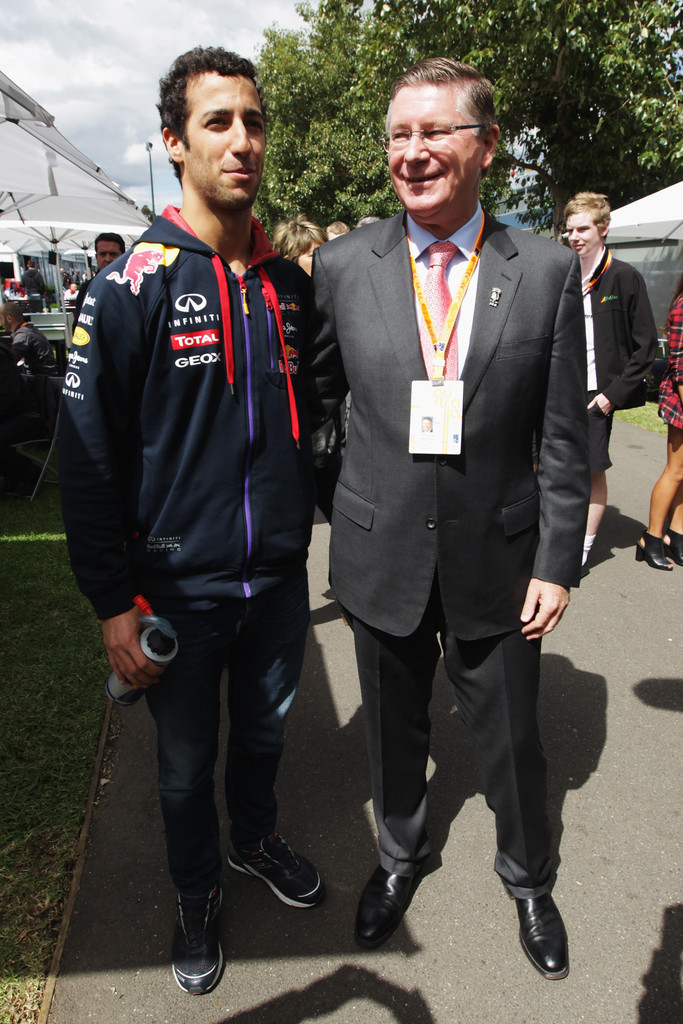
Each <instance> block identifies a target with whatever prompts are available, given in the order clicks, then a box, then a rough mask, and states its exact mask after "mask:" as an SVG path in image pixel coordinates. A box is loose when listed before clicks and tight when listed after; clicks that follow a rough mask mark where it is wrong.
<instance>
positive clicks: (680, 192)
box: [609, 181, 683, 241]
mask: <svg viewBox="0 0 683 1024" xmlns="http://www.w3.org/2000/svg"><path fill="white" fill-rule="evenodd" d="M609 236H610V238H653V239H657V240H659V241H666V240H667V239H678V240H683V181H679V182H678V183H677V184H676V185H670V186H669V188H663V189H661V191H659V192H654V193H653V194H652V195H650V196H645V198H644V199H637V200H636V201H635V203H629V204H628V206H622V207H621V208H620V209H618V210H613V211H612V216H611V219H610V226H609Z"/></svg>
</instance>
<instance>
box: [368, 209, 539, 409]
mask: <svg viewBox="0 0 683 1024" xmlns="http://www.w3.org/2000/svg"><path fill="white" fill-rule="evenodd" d="M386 229H387V230H386V231H385V233H384V235H383V236H381V237H380V238H379V239H377V241H376V242H375V243H374V245H373V248H372V252H373V254H374V256H376V257H377V258H376V259H375V260H374V263H373V264H371V266H370V270H369V275H368V276H369V280H370V284H371V287H372V289H373V293H374V296H375V301H376V303H377V310H378V312H379V314H380V316H381V318H382V323H383V325H384V335H385V337H386V338H387V339H388V343H389V346H390V348H391V351H392V352H393V353H394V355H395V356H396V358H397V360H398V362H399V364H400V365H401V368H402V370H403V373H404V374H405V376H406V378H407V379H408V380H424V379H426V373H425V368H424V361H423V359H422V351H421V349H420V332H419V327H418V324H417V317H416V314H415V301H414V293H413V283H412V275H411V270H410V256H409V252H408V244H407V239H406V232H405V227H404V222H403V215H402V214H398V215H397V216H396V217H392V218H391V219H390V220H389V221H387V222H386ZM516 255H517V247H516V246H515V244H514V242H512V241H511V239H510V235H509V234H508V232H507V231H506V230H505V229H504V227H503V226H502V225H500V224H498V223H497V222H496V221H495V220H493V219H492V218H490V217H488V216H487V218H486V228H485V232H484V244H483V246H482V253H481V258H480V262H479V274H478V283H477V298H476V306H475V314H474V322H473V324H472V336H471V339H470V347H469V351H468V354H467V359H466V361H465V366H464V368H463V382H464V406H465V408H467V406H468V405H469V403H470V402H471V400H472V397H473V395H474V394H475V392H476V390H477V388H478V387H479V384H480V383H481V379H482V377H483V375H484V373H485V371H486V368H487V366H488V365H489V363H490V361H491V359H492V358H493V355H494V353H495V351H496V347H497V345H498V342H499V340H500V336H501V333H502V331H503V327H504V326H505V323H506V321H507V318H508V316H509V313H510V309H511V307H512V303H513V300H514V296H515V293H516V291H517V288H518V287H519V282H520V280H521V270H519V269H518V268H517V266H516V265H515V259H514V257H515V256H516ZM494 289H495V290H496V291H495V292H494Z"/></svg>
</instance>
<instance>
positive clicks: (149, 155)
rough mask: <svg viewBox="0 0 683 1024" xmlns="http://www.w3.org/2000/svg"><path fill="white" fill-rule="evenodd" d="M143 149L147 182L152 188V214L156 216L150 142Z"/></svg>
mask: <svg viewBox="0 0 683 1024" xmlns="http://www.w3.org/2000/svg"><path fill="white" fill-rule="evenodd" d="M145 149H146V150H147V156H148V157H149V183H150V186H151V189H152V214H153V215H154V216H155V217H156V215H157V212H156V210H155V209H154V175H153V174H152V143H151V142H146V143H145Z"/></svg>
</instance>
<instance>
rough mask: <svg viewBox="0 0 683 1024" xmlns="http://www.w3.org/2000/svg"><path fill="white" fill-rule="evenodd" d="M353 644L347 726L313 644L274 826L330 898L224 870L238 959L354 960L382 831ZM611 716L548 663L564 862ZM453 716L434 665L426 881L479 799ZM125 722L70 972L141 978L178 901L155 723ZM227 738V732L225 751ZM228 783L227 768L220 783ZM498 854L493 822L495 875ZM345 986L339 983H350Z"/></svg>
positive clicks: (561, 663)
mask: <svg viewBox="0 0 683 1024" xmlns="http://www.w3.org/2000/svg"><path fill="white" fill-rule="evenodd" d="M336 615H338V612H337V610H336V606H332V605H328V606H324V607H323V608H321V609H317V610H316V612H315V613H314V620H315V621H316V622H317V623H318V624H320V622H321V621H331V619H332V618H334V617H335V616H336ZM348 642H349V647H350V651H349V661H348V665H349V671H350V672H352V671H353V673H354V675H353V678H349V679H348V680H345V681H344V683H343V686H344V687H346V688H351V689H347V691H346V695H345V699H346V701H347V708H350V709H351V712H350V715H351V717H350V718H348V721H346V722H345V723H344V724H343V725H341V726H340V723H339V717H338V713H337V710H336V707H335V702H334V698H333V694H332V692H331V689H330V684H329V680H328V675H327V669H326V667H325V662H324V659H323V655H322V650H321V648H320V646H319V644H318V642H317V641H316V640H315V635H314V634H313V633H311V637H310V640H309V645H308V650H307V654H306V660H305V664H304V670H303V674H302V682H301V687H300V691H299V694H298V696H297V699H296V701H295V702H294V706H293V708H292V713H291V715H290V719H289V722H288V733H287V743H286V748H285V754H284V756H283V759H282V764H281V769H280V774H279V778H278V796H279V803H280V808H279V825H278V827H279V829H280V830H281V831H282V833H283V835H284V836H285V837H286V838H287V840H288V841H289V842H290V843H291V844H292V846H293V847H294V849H298V850H300V851H301V852H302V853H304V854H306V855H308V856H310V857H311V859H312V860H313V861H314V862H315V864H316V866H317V867H318V869H319V870H320V873H321V874H322V876H323V877H324V878H325V880H326V883H327V897H326V900H325V902H324V903H323V904H322V906H321V907H319V908H316V909H314V910H308V911H306V910H304V911H301V910H294V911H293V910H292V909H291V908H289V907H286V906H284V905H283V904H281V903H279V902H278V901H277V900H275V899H274V898H273V895H272V893H271V892H270V890H269V889H268V888H267V887H266V886H265V885H264V884H263V883H262V882H260V881H259V880H257V879H254V878H251V877H249V876H246V875H242V874H238V873H236V872H234V871H232V870H231V869H230V868H229V867H228V866H227V862H226V864H225V867H224V870H223V880H222V886H223V895H224V912H223V915H222V927H221V938H222V942H223V944H224V950H225V953H226V956H227V957H228V958H229V959H230V960H231V961H232V962H239V961H249V960H255V959H264V958H266V959H275V960H277V959H286V958H288V957H291V956H292V955H293V954H294V955H296V956H297V958H304V957H307V956H310V957H318V958H319V957H320V956H325V955H329V956H332V955H348V954H356V953H357V948H356V946H355V943H354V940H353V922H354V916H355V912H356V906H357V900H358V896H359V894H360V891H361V889H362V887H363V885H364V884H365V882H366V880H367V878H368V877H369V875H370V874H371V872H372V871H373V870H374V868H375V866H376V864H377V848H376V837H375V828H374V822H372V821H371V817H370V815H369V813H368V811H367V809H366V805H367V804H368V801H369V799H370V786H369V779H368V770H367V763H366V752H365V737H364V731H363V722H362V712H361V710H360V707H357V708H356V710H355V712H354V711H353V708H354V706H356V705H355V703H354V702H355V701H356V699H357V700H358V703H359V702H360V698H359V696H358V698H356V691H357V687H358V683H357V680H356V678H355V668H353V666H354V662H353V655H352V653H351V646H352V641H351V636H350V634H349V641H348ZM338 685H339V683H338V681H335V686H338ZM605 710H606V689H605V682H604V680H603V679H602V678H601V677H599V676H596V675H593V674H590V673H586V672H580V671H578V670H576V669H575V668H574V667H573V665H572V664H571V662H570V661H569V660H568V659H567V658H564V657H561V656H558V655H555V654H550V655H544V656H543V659H542V687H541V701H540V723H541V733H542V736H543V742H544V745H545V746H546V748H547V750H548V754H549V763H550V772H549V790H550V793H549V815H550V818H551V825H552V828H553V837H554V838H553V843H554V850H553V853H554V855H555V856H556V857H558V851H559V845H560V840H561V834H562V806H563V803H564V798H565V795H566V793H567V791H568V790H569V789H577V788H579V787H580V786H582V785H583V784H584V783H585V782H586V780H587V779H588V778H589V777H590V775H591V773H592V772H593V771H594V770H595V768H596V766H597V763H598V761H599V758H600V753H601V751H602V747H603V744H604V741H605ZM452 712H453V707H452V699H451V691H450V687H449V685H448V683H447V680H446V677H445V673H444V672H443V666H442V665H440V667H439V670H438V673H437V680H436V681H435V687H434V700H433V703H432V719H433V733H432V757H433V760H434V762H435V765H436V770H435V772H434V775H433V777H432V779H431V781H430V819H429V830H430V836H431V840H432V848H433V855H432V858H431V859H430V861H429V862H428V866H427V871H428V872H430V871H434V870H436V869H437V868H438V867H439V865H440V852H441V850H442V849H443V847H444V844H445V843H446V841H447V839H448V833H449V830H450V827H451V824H452V822H453V821H454V819H455V818H456V817H457V815H458V812H459V811H460V810H461V808H462V806H463V804H464V802H465V801H466V800H467V799H468V798H469V797H471V796H474V795H475V794H477V793H479V792H480V791H481V790H480V784H479V777H478V772H477V768H476V764H475V761H474V756H473V753H472V747H471V744H470V740H469V736H468V734H467V732H466V730H465V728H464V726H463V725H462V723H461V722H460V719H459V717H458V715H457V714H453V713H452ZM117 713H118V712H117ZM120 714H121V716H122V717H123V716H125V719H124V722H123V727H122V730H121V734H120V736H119V737H118V738H117V740H116V741H115V744H116V748H117V754H116V756H117V763H116V765H115V770H114V772H113V777H112V782H111V783H110V784H109V785H107V786H106V787H105V789H104V793H103V795H102V797H101V806H100V807H99V808H97V810H96V813H95V818H94V824H93V829H92V835H91V842H90V848H89V855H88V859H87V862H86V868H85V871H84V876H83V881H82V884H81V890H80V892H79V896H78V900H77V904H76V913H75V914H74V918H73V920H72V922H71V929H70V934H69V940H68V942H67V947H66V951H65V955H64V959H63V962H62V973H63V974H68V973H78V972H81V971H102V970H111V969H120V970H123V969H127V968H132V969H137V970H140V969H142V968H144V967H146V966H160V965H168V962H169V948H170V937H171V931H172V926H173V915H174V901H175V893H174V890H173V887H172V884H171V882H170V879H169V878H168V875H167V870H166V856H165V849H164V841H163V827H162V823H161V816H160V813H159V808H158V801H157V794H156V778H155V776H156V757H155V749H154V748H155V740H154V726H153V722H152V720H151V716H150V715H149V713H148V711H147V709H146V707H144V706H143V705H138V706H137V707H133V708H127V709H125V710H124V711H123V712H121V713H120ZM225 738H226V733H225V730H224V731H223V733H222V745H224V741H225ZM221 778H222V765H221V763H220V762H219V764H218V765H217V769H216V779H217V780H219V779H221ZM216 796H217V802H218V805H219V808H221V809H222V813H221V819H222V844H223V850H224V851H225V850H226V849H227V842H228V834H227V823H226V820H225V819H226V815H225V812H224V810H223V808H224V801H223V795H222V793H221V792H220V791H218V787H217V794H216ZM494 843H495V839H494V826H493V817H491V864H493V858H494V856H495V848H494ZM419 948H420V947H419V946H418V945H417V944H416V943H415V941H414V939H413V937H412V935H411V930H410V922H409V917H408V918H406V919H405V920H404V921H403V922H402V923H401V926H400V927H399V929H398V931H397V932H396V935H395V937H394V938H393V939H392V949H393V950H394V951H396V952H400V953H402V954H403V955H412V954H414V953H415V952H416V951H417V950H418V949H419ZM335 977H337V976H336V975H335ZM340 977H341V978H342V981H343V977H344V976H343V975H340ZM342 981H339V984H337V982H335V983H334V984H333V985H332V986H331V988H330V994H329V998H331V999H334V998H336V993H337V992H339V994H340V995H341V994H344V984H343V983H342ZM321 984H323V983H321ZM324 984H325V985H326V984H327V983H324ZM363 984H364V985H365V981H364V982H363ZM377 984H378V985H379V984H380V983H379V981H378V982H377ZM381 984H382V985H383V984H384V983H381ZM380 987H381V986H380ZM382 991H383V990H382ZM347 995H348V992H347V993H346V994H345V996H347ZM283 998H284V999H285V1000H287V999H289V997H283ZM292 998H294V996H292ZM402 998H403V996H402ZM289 1005H290V1004H289V1003H287V1006H289ZM291 1005H292V1006H294V1005H295V1004H294V1003H292V1004H291ZM288 1012H289V1011H288ZM291 1012H295V1011H294V1010H292V1011H291ZM238 1019H239V1018H238ZM243 1019H244V1020H248V1019H249V1018H248V1017H244V1018H243ZM287 1019H290V1018H287ZM291 1019H292V1020H294V1019H297V1018H296V1017H291ZM429 1019H430V1018H429V1017H428V1016H424V1015H423V1016H422V1017H417V1016H416V1017H414V1018H413V1020H415V1021H422V1020H425V1021H427V1020H429Z"/></svg>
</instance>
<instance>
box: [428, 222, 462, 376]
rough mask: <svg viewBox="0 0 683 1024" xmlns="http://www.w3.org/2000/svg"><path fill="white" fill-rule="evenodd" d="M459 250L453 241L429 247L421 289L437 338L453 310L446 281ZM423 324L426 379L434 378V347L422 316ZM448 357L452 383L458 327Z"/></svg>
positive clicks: (453, 335)
mask: <svg viewBox="0 0 683 1024" xmlns="http://www.w3.org/2000/svg"><path fill="white" fill-rule="evenodd" d="M457 251H458V247H457V245H454V244H453V242H432V244H431V245H430V246H428V247H427V252H428V253H429V270H428V271H427V276H426V278H425V281H424V284H423V286H422V288H423V292H424V297H425V302H426V303H427V308H428V310H429V315H430V316H431V318H432V327H433V328H434V334H435V336H436V338H437V339H440V338H441V332H442V331H443V325H444V324H445V322H446V317H447V316H448V310H449V309H450V305H451V301H452V296H451V293H450V291H449V289H448V282H447V281H446V267H447V266H448V264H449V263H450V261H451V260H452V259H453V257H454V256H455V254H456V252H457ZM420 322H421V323H420V345H421V346H422V356H423V359H424V364H425V369H426V370H427V376H428V377H429V378H430V379H431V378H432V376H433V367H434V346H433V344H432V339H431V338H430V337H429V332H428V330H427V327H426V325H425V323H424V320H423V319H422V317H420ZM453 353H454V354H455V364H453V355H452V354H453ZM447 354H448V356H449V358H448V360H447V368H446V373H445V377H446V378H447V379H448V380H451V379H453V377H457V344H456V336H455V327H454V328H453V331H452V334H451V344H450V345H449V346H448V352H447Z"/></svg>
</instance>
